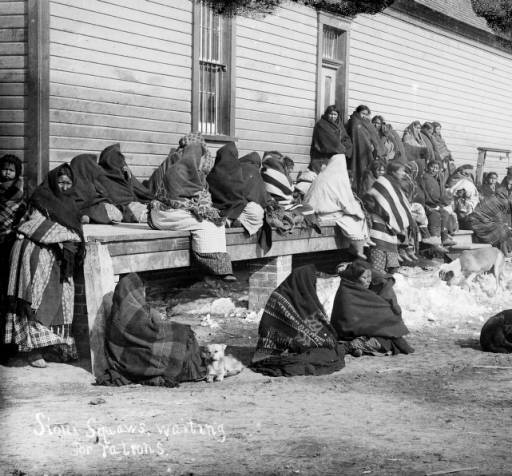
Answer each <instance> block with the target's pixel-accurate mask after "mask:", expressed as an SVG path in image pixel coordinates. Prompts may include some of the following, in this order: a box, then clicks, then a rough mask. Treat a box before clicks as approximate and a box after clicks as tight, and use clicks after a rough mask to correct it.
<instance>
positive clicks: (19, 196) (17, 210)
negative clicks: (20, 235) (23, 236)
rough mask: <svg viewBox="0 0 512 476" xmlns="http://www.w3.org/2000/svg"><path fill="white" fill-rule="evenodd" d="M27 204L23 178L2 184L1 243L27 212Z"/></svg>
mask: <svg viewBox="0 0 512 476" xmlns="http://www.w3.org/2000/svg"><path fill="white" fill-rule="evenodd" d="M25 209H26V204H25V200H24V199H23V178H21V177H19V178H18V179H17V180H14V181H13V182H9V183H8V186H6V184H3V183H1V184H0V243H3V242H4V241H5V240H6V239H7V237H8V236H9V235H11V234H12V233H14V228H15V227H16V225H17V224H18V222H19V221H20V219H21V217H22V216H23V214H24V213H25Z"/></svg>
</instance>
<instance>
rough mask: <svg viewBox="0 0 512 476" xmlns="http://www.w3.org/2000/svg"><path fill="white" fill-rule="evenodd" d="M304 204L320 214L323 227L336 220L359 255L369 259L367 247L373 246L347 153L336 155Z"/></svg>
mask: <svg viewBox="0 0 512 476" xmlns="http://www.w3.org/2000/svg"><path fill="white" fill-rule="evenodd" d="M304 201H305V203H307V204H308V205H310V206H311V207H312V208H313V210H314V211H315V212H316V213H317V215H318V219H319V222H320V224H322V223H324V224H325V223H327V222H333V221H334V222H335V223H336V225H338V226H339V227H340V229H341V231H342V232H343V235H344V237H345V238H346V239H347V241H348V242H349V245H351V246H352V248H353V249H354V251H355V252H356V254H357V256H359V257H360V258H363V259H366V256H365V255H364V247H365V246H369V245H372V244H373V243H372V242H371V240H370V234H369V230H368V223H367V220H366V216H365V214H364V211H363V208H362V206H361V203H360V201H359V199H358V198H356V196H355V195H354V194H353V192H352V189H351V187H350V181H349V178H348V172H347V163H346V160H345V156H344V155H343V154H338V155H333V156H332V157H331V158H330V159H329V163H328V164H327V167H326V168H325V169H324V170H322V172H320V174H318V177H317V179H316V180H315V181H314V182H313V184H312V185H311V187H310V188H309V190H308V193H307V194H306V196H305V198H304Z"/></svg>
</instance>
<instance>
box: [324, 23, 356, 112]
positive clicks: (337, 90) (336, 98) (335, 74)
mask: <svg viewBox="0 0 512 476" xmlns="http://www.w3.org/2000/svg"><path fill="white" fill-rule="evenodd" d="M349 27H350V24H348V23H346V22H345V21H344V20H341V19H338V18H336V17H334V16H330V15H327V14H325V13H319V16H318V77H317V79H318V91H317V115H318V116H321V115H322V114H323V112H324V111H325V108H326V107H327V106H329V105H331V104H336V106H337V107H338V110H339V111H340V113H341V114H342V116H343V119H345V117H346V107H347V73H348V70H347V57H348V40H349V33H348V32H349Z"/></svg>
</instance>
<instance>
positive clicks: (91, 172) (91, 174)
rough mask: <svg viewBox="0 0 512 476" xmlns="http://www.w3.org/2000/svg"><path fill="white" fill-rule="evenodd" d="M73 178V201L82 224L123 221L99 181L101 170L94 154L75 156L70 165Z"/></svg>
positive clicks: (102, 173) (119, 212) (121, 215)
mask: <svg viewBox="0 0 512 476" xmlns="http://www.w3.org/2000/svg"><path fill="white" fill-rule="evenodd" d="M69 165H70V166H71V170H72V171H73V175H74V176H75V186H74V187H73V199H74V200H75V202H76V204H77V206H78V210H79V211H80V214H81V215H82V222H83V223H103V224H109V223H116V222H120V221H122V220H123V214H122V213H121V211H120V210H119V209H118V208H117V207H116V206H115V205H114V204H113V203H112V202H111V201H110V199H109V198H108V197H109V192H108V191H107V190H106V189H105V186H104V185H103V184H102V183H101V181H100V176H102V175H104V171H103V169H102V168H101V167H100V166H99V165H98V163H97V162H96V156H95V155H94V154H80V155H77V156H76V157H75V158H73V160H72V161H71V163H70V164H69Z"/></svg>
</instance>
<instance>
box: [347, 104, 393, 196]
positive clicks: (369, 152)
mask: <svg viewBox="0 0 512 476" xmlns="http://www.w3.org/2000/svg"><path fill="white" fill-rule="evenodd" d="M370 115H371V111H370V108H369V107H368V106H365V105H363V104H361V105H360V106H357V108H356V109H355V111H354V112H353V113H352V115H351V116H350V119H349V120H348V122H347V125H346V128H347V132H348V135H349V136H350V138H351V139H352V160H351V161H350V163H349V166H348V168H349V169H350V172H351V175H352V180H353V183H354V184H355V187H356V192H357V193H359V191H360V186H361V179H362V176H363V172H364V171H365V170H366V169H367V168H368V165H370V163H371V162H372V161H373V159H382V160H385V157H386V149H385V148H384V144H383V142H382V140H381V138H380V137H379V134H378V133H377V130H376V129H375V127H374V126H372V124H371V123H370Z"/></svg>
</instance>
